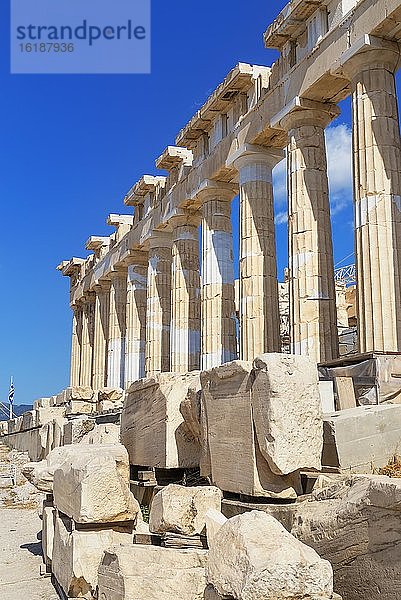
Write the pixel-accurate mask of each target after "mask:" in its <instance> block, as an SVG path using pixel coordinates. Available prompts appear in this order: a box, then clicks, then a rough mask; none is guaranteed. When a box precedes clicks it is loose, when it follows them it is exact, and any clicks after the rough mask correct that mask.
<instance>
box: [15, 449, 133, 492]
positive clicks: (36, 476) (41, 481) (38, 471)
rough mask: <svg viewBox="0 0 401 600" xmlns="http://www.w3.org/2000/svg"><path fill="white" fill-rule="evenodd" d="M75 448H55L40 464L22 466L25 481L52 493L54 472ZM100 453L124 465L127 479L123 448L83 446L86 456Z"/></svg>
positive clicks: (127, 471) (126, 461)
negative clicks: (112, 457)
mask: <svg viewBox="0 0 401 600" xmlns="http://www.w3.org/2000/svg"><path fill="white" fill-rule="evenodd" d="M75 448H76V446H73V445H67V446H61V447H60V448H55V449H54V450H52V451H51V452H50V453H49V454H48V456H47V457H46V458H45V459H44V460H42V461H40V462H30V463H27V464H26V465H24V466H23V468H22V474H23V475H24V477H26V479H27V480H28V481H29V482H30V483H32V484H33V485H34V486H35V487H36V488H37V489H38V490H40V491H41V492H47V493H52V492H53V478H54V472H55V471H56V470H57V469H58V468H59V467H60V466H61V465H62V464H63V463H64V462H65V461H71V458H72V457H73V456H75V453H76V450H75ZM99 451H100V452H101V453H107V454H111V455H112V456H114V458H115V460H116V461H118V462H119V463H120V464H121V465H123V464H124V465H125V467H124V469H125V471H124V473H125V475H124V476H125V477H129V466H128V464H127V463H128V459H127V453H126V450H125V448H124V447H123V446H121V445H120V444H113V445H102V446H101V447H100V448H99V447H98V446H95V445H93V446H88V445H85V446H83V450H82V452H83V453H86V455H93V456H96V455H98V454H99Z"/></svg>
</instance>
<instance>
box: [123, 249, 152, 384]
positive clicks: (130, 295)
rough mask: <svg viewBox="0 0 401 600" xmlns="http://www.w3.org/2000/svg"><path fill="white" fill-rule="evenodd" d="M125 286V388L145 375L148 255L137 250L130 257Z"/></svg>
mask: <svg viewBox="0 0 401 600" xmlns="http://www.w3.org/2000/svg"><path fill="white" fill-rule="evenodd" d="M130 260H131V261H132V264H130V265H129V266H128V287H127V341H126V346H125V388H126V389H127V388H128V386H129V385H130V384H131V383H132V382H134V381H137V380H138V379H141V378H142V377H144V376H145V343H146V288H147V273H148V257H147V254H146V253H145V252H137V253H135V255H134V257H133V258H132V259H130Z"/></svg>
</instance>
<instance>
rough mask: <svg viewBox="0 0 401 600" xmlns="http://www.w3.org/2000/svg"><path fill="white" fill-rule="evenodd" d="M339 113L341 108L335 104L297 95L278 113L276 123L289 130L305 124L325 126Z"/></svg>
mask: <svg viewBox="0 0 401 600" xmlns="http://www.w3.org/2000/svg"><path fill="white" fill-rule="evenodd" d="M339 114H340V109H339V108H338V106H336V105H335V104H332V103H330V102H314V101H312V100H305V99H303V98H299V97H297V98H294V100H292V102H290V103H289V104H287V106H285V107H284V108H283V110H282V111H281V112H280V113H279V114H278V115H276V117H275V118H274V125H275V126H276V127H277V126H279V127H281V128H282V129H285V130H286V131H288V132H289V131H291V130H293V129H296V128H297V127H302V126H304V125H311V126H315V127H316V126H317V127H322V128H325V127H327V125H329V123H331V121H332V120H333V119H335V118H336V117H338V115H339Z"/></svg>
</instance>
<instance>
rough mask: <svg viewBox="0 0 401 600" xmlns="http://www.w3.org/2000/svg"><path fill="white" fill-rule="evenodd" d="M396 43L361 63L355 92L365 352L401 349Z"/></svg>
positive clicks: (354, 63) (353, 70) (353, 74)
mask: <svg viewBox="0 0 401 600" xmlns="http://www.w3.org/2000/svg"><path fill="white" fill-rule="evenodd" d="M399 58H400V55H399V49H398V46H396V45H395V44H391V43H387V42H383V47H382V48H376V49H372V50H370V51H368V52H364V53H363V54H362V55H360V56H355V57H354V59H352V60H351V61H350V63H349V64H348V65H347V70H348V72H349V75H350V78H351V86H352V113H353V150H354V182H355V187H354V200H355V254H356V265H357V314H358V334H359V350H360V352H372V351H379V352H399V351H400V350H401V280H400V275H401V269H400V266H401V145H400V128H399V120H398V106H397V95H396V87H395V78H394V72H395V69H396V67H397V64H398V61H399Z"/></svg>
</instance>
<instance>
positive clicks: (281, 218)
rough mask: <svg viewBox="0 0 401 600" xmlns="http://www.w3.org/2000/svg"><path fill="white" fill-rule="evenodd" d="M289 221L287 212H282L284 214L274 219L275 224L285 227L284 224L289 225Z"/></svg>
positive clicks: (277, 215)
mask: <svg viewBox="0 0 401 600" xmlns="http://www.w3.org/2000/svg"><path fill="white" fill-rule="evenodd" d="M287 221H288V213H287V211H282V212H278V213H276V217H275V219H274V222H275V224H276V225H283V224H284V223H287Z"/></svg>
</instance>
